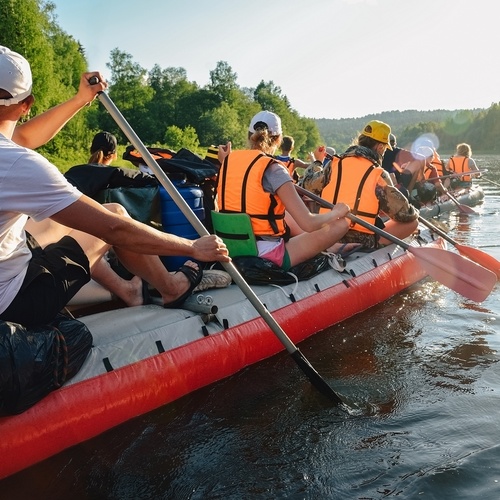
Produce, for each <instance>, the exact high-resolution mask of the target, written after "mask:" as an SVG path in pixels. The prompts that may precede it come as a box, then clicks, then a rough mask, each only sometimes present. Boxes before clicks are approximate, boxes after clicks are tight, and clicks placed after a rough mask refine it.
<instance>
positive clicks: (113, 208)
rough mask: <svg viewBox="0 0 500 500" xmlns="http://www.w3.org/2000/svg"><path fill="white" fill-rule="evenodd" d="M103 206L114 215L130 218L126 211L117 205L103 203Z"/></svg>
mask: <svg viewBox="0 0 500 500" xmlns="http://www.w3.org/2000/svg"><path fill="white" fill-rule="evenodd" d="M103 206H104V207H105V208H106V209H107V210H109V211H110V212H113V213H114V214H118V215H122V216H123V217H130V215H129V213H128V212H127V209H126V208H125V207H124V206H123V205H120V204H119V203H104V205H103Z"/></svg>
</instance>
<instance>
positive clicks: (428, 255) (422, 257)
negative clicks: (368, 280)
mask: <svg viewBox="0 0 500 500" xmlns="http://www.w3.org/2000/svg"><path fill="white" fill-rule="evenodd" d="M295 188H296V189H297V191H298V192H299V193H300V194H302V195H305V196H307V197H309V198H311V200H313V201H316V202H317V203H319V204H320V205H321V206H323V207H325V208H333V207H334V205H333V204H332V203H330V202H328V201H326V200H324V199H323V198H321V197H320V196H317V195H315V194H314V193H311V192H310V191H308V190H307V189H304V188H303V187H301V186H298V185H295ZM347 217H348V218H349V219H350V220H351V221H353V222H356V223H357V224H360V225H361V226H363V227H366V228H367V229H370V231H373V232H374V233H377V234H378V235H379V236H382V237H384V238H386V239H387V240H389V241H392V242H393V243H395V244H396V245H399V246H400V247H402V248H404V249H405V250H407V251H408V252H409V253H411V254H412V255H413V256H414V257H416V259H417V260H418V262H419V263H420V265H421V266H422V267H423V268H424V269H425V271H426V272H427V273H428V274H429V276H432V277H433V278H434V279H435V280H436V281H439V282H440V283H442V284H443V285H445V286H447V287H448V288H450V289H451V290H454V291H455V292H457V293H459V294H460V295H463V296H464V297H467V298H468V299H470V300H474V301H475V302H482V301H483V300H484V299H486V297H488V295H489V294H490V292H491V290H493V287H494V286H495V284H496V281H497V277H496V275H495V273H492V272H491V271H490V270H489V269H485V268H484V267H482V266H480V265H479V264H476V263H475V262H472V261H471V260H469V259H466V258H464V257H462V256H461V255H458V254H456V253H453V252H449V251H447V250H443V249H441V248H433V247H413V246H410V245H409V244H408V243H406V242H405V241H403V240H400V239H399V238H396V237H395V236H393V235H392V234H390V233H388V232H387V231H384V230H383V229H380V228H378V227H376V226H374V225H373V224H370V223H368V222H366V221H364V220H363V219H360V218H359V217H356V216H355V215H352V214H348V215H347Z"/></svg>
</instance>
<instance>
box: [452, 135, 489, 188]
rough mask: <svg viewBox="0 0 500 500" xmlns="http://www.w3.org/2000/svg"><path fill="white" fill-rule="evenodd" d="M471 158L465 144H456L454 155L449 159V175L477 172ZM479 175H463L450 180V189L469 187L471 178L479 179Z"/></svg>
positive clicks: (470, 151) (469, 148) (467, 146)
mask: <svg viewBox="0 0 500 500" xmlns="http://www.w3.org/2000/svg"><path fill="white" fill-rule="evenodd" d="M471 157H472V149H471V147H470V146H469V144H466V143H465V142H463V143H461V144H457V150H456V153H455V154H454V155H453V156H452V157H451V158H450V159H449V161H448V165H447V169H448V171H449V172H450V173H456V174H464V173H466V172H474V171H477V170H479V169H478V168H477V164H476V162H475V160H474V159H473V158H471ZM480 176H481V174H472V175H463V176H460V177H458V178H456V179H453V180H452V187H469V186H471V184H472V177H477V178H479V177H480Z"/></svg>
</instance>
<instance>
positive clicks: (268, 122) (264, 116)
mask: <svg viewBox="0 0 500 500" xmlns="http://www.w3.org/2000/svg"><path fill="white" fill-rule="evenodd" d="M259 124H261V125H260V126H259ZM263 125H265V127H267V129H268V130H269V132H270V134H271V135H281V133H282V130H281V118H280V117H279V116H278V115H277V114H275V113H272V112H271V111H259V112H258V113H257V114H256V115H255V116H254V117H253V118H252V121H251V122H250V126H249V127H248V131H249V132H252V133H253V132H255V131H256V130H257V129H259V128H265V127H263Z"/></svg>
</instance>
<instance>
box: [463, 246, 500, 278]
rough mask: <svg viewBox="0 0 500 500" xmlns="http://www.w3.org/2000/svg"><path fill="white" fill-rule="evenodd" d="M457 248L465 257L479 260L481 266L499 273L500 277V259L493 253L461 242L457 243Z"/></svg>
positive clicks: (475, 260)
mask: <svg viewBox="0 0 500 500" xmlns="http://www.w3.org/2000/svg"><path fill="white" fill-rule="evenodd" d="M455 248H456V249H457V250H458V251H459V252H460V253H461V254H462V255H465V257H467V258H469V259H470V260H473V261H474V262H477V263H478V264H480V265H481V266H483V267H485V268H486V269H489V270H490V271H491V272H493V273H495V274H496V275H497V278H500V261H498V260H497V259H495V257H493V256H492V255H489V254H487V253H486V252H483V251H482V250H479V248H473V247H468V246H465V245H461V244H460V243H456V244H455Z"/></svg>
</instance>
